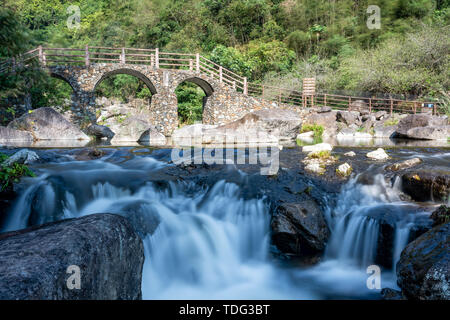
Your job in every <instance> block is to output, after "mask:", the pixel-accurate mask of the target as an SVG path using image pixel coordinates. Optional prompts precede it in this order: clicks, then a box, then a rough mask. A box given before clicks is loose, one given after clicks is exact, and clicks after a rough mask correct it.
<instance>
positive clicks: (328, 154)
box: [308, 150, 337, 160]
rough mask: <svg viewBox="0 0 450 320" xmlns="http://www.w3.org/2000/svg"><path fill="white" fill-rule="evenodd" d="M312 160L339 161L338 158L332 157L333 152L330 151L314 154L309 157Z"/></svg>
mask: <svg viewBox="0 0 450 320" xmlns="http://www.w3.org/2000/svg"><path fill="white" fill-rule="evenodd" d="M308 157H309V158H311V159H320V160H328V159H330V160H337V158H336V157H334V156H332V155H331V152H330V151H328V150H323V151H317V152H312V153H310V154H309V155H308Z"/></svg>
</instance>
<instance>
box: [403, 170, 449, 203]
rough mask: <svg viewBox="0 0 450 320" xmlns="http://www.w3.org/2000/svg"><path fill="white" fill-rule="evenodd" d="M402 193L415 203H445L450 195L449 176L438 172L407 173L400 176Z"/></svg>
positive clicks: (446, 173) (447, 173)
mask: <svg viewBox="0 0 450 320" xmlns="http://www.w3.org/2000/svg"><path fill="white" fill-rule="evenodd" d="M402 191H403V192H405V193H406V194H408V195H409V196H411V197H412V198H413V199H414V200H416V201H429V200H435V201H445V200H446V199H447V197H448V196H449V194H450V174H449V172H440V171H437V170H435V171H409V172H406V173H405V174H403V175H402Z"/></svg>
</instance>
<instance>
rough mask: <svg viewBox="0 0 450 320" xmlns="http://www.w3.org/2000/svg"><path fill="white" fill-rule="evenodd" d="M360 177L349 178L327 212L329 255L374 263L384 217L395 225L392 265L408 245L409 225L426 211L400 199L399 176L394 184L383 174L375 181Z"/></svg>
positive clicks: (350, 261) (361, 263) (327, 253)
mask: <svg viewBox="0 0 450 320" xmlns="http://www.w3.org/2000/svg"><path fill="white" fill-rule="evenodd" d="M357 181H358V177H355V178H353V179H352V180H350V181H349V182H348V183H347V184H346V185H345V186H344V188H343V190H342V191H341V193H340V195H339V198H338V200H337V205H336V207H334V208H329V210H328V215H329V218H328V219H329V221H331V223H330V225H331V228H332V231H333V232H332V237H331V239H330V240H329V243H328V246H327V250H326V257H327V258H328V259H338V260H340V261H342V262H345V263H354V264H357V265H360V266H361V267H365V268H366V267H368V266H369V265H371V264H374V263H375V257H376V254H377V249H379V248H377V245H378V238H379V236H380V223H381V220H382V219H384V220H386V221H388V223H390V224H392V225H393V228H394V232H395V235H394V241H393V242H394V244H393V250H392V252H393V255H392V261H393V265H395V262H396V261H398V259H399V257H400V253H401V251H402V250H403V248H404V247H405V246H406V244H407V241H408V238H409V234H410V228H411V226H412V225H414V221H415V219H417V218H420V217H423V215H427V213H426V212H425V211H417V210H411V208H410V206H407V205H405V203H404V202H402V201H401V199H400V189H399V179H396V180H395V182H394V183H393V185H391V184H389V183H387V182H386V180H385V178H384V176H383V175H381V174H378V175H376V176H375V177H374V182H373V183H372V184H368V185H363V184H359V183H358V182H357Z"/></svg>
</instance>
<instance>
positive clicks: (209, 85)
mask: <svg viewBox="0 0 450 320" xmlns="http://www.w3.org/2000/svg"><path fill="white" fill-rule="evenodd" d="M49 71H50V74H51V75H52V76H54V77H56V78H60V79H62V80H64V81H66V82H68V83H69V84H70V86H71V87H72V88H73V90H74V94H73V101H72V107H71V120H72V121H74V122H75V123H77V124H78V125H81V126H83V125H87V124H88V123H91V122H95V121H96V118H97V117H96V103H95V98H96V97H95V90H96V87H97V85H98V84H99V83H100V82H101V81H102V80H103V79H105V78H106V77H108V76H111V75H115V74H129V75H132V76H135V77H137V78H139V79H141V80H142V81H143V82H144V83H145V84H146V85H147V86H148V87H149V89H150V91H151V93H152V99H151V103H150V106H149V109H148V118H149V119H148V120H149V122H150V123H152V124H153V125H154V126H155V127H156V128H157V130H158V131H160V132H162V133H163V134H165V135H166V136H169V135H171V133H172V132H173V131H174V130H175V129H176V128H177V127H178V124H179V122H178V101H177V97H176V95H175V90H176V88H177V86H178V85H179V84H180V83H182V82H184V81H190V82H193V83H196V84H197V85H199V86H200V87H201V88H202V89H203V91H204V92H205V94H206V97H205V98H206V99H205V100H206V102H205V103H204V108H203V123H205V124H224V123H227V122H230V121H234V120H237V119H239V118H241V117H243V116H244V115H245V114H247V113H249V112H252V111H256V110H261V109H271V108H282V109H290V110H295V111H298V110H300V107H298V106H292V105H287V104H283V103H277V102H272V101H269V100H265V99H262V98H255V97H251V96H247V95H244V94H242V93H240V92H236V90H235V89H233V88H232V87H230V86H227V85H225V84H224V83H221V82H219V81H218V80H217V79H213V78H210V77H208V76H206V75H205V74H202V73H199V72H196V71H193V70H192V71H190V70H165V69H156V68H154V67H151V66H148V65H137V64H117V63H111V64H108V63H98V64H92V65H90V66H89V67H85V66H52V67H49Z"/></svg>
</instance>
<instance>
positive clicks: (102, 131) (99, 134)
mask: <svg viewBox="0 0 450 320" xmlns="http://www.w3.org/2000/svg"><path fill="white" fill-rule="evenodd" d="M86 132H87V134H88V135H90V136H94V137H95V138H97V139H102V138H106V139H108V140H110V139H112V138H113V137H114V132H112V131H111V129H110V128H108V127H107V126H102V125H99V124H92V125H90V126H89V127H88V128H87V129H86Z"/></svg>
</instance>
